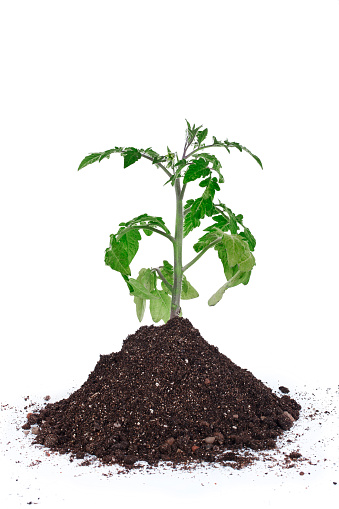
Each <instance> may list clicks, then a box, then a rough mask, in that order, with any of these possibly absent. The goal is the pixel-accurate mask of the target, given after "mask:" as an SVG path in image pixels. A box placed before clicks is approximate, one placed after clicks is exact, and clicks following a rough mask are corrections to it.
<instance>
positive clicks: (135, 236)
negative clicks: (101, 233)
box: [119, 230, 141, 264]
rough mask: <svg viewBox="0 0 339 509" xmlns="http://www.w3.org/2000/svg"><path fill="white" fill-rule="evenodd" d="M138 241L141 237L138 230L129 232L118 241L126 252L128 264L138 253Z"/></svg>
mask: <svg viewBox="0 0 339 509" xmlns="http://www.w3.org/2000/svg"><path fill="white" fill-rule="evenodd" d="M139 240H141V235H140V232H139V231H138V230H129V231H127V233H125V234H124V235H122V236H121V237H120V239H119V242H120V244H121V245H122V246H123V247H124V248H125V251H126V252H127V258H128V263H129V264H130V263H131V261H132V260H133V258H134V257H135V255H136V254H137V252H138V249H139Z"/></svg>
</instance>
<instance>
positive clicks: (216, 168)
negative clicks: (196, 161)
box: [193, 152, 225, 184]
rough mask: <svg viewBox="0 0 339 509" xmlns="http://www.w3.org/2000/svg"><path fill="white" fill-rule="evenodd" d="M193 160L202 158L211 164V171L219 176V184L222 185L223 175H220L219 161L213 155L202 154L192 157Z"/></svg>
mask: <svg viewBox="0 0 339 509" xmlns="http://www.w3.org/2000/svg"><path fill="white" fill-rule="evenodd" d="M193 157H194V158H197V157H199V158H202V159H205V160H206V161H207V162H209V163H212V170H214V171H216V172H217V173H218V175H219V183H220V184H222V183H224V182H225V180H224V177H223V175H222V174H221V172H220V170H221V163H220V161H219V159H217V157H216V156H215V155H214V154H208V153H207V152H202V153H201V154H195V155H193Z"/></svg>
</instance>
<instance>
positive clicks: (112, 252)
mask: <svg viewBox="0 0 339 509" xmlns="http://www.w3.org/2000/svg"><path fill="white" fill-rule="evenodd" d="M110 241H111V242H110V243H111V246H110V247H109V248H107V249H106V251H105V263H106V265H108V266H109V267H111V269H113V270H116V271H118V272H120V273H121V274H123V275H126V276H130V275H131V269H130V268H129V263H128V255H127V252H126V250H125V248H124V246H123V245H122V244H120V242H118V241H117V240H116V239H115V237H114V235H111V237H110Z"/></svg>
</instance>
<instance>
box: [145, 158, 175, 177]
mask: <svg viewBox="0 0 339 509" xmlns="http://www.w3.org/2000/svg"><path fill="white" fill-rule="evenodd" d="M140 154H141V155H142V157H144V158H145V159H148V160H149V161H152V162H153V157H150V156H147V155H146V154H143V153H142V152H140ZM156 164H157V165H158V166H160V168H161V169H162V170H164V172H165V173H166V175H168V176H169V177H172V173H171V172H170V171H168V169H167V168H165V166H164V165H163V164H161V163H156Z"/></svg>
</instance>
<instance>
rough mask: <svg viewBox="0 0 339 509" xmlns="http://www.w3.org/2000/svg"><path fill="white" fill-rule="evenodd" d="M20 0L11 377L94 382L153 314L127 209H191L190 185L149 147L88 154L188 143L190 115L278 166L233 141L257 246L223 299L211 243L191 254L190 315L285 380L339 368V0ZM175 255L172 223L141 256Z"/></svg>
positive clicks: (4, 128) (0, 272)
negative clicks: (125, 231)
mask: <svg viewBox="0 0 339 509" xmlns="http://www.w3.org/2000/svg"><path fill="white" fill-rule="evenodd" d="M1 11H2V13H1V31H0V38H1V41H0V42H1V52H2V57H1V70H2V80H1V97H0V101H1V133H0V134H1V147H2V148H1V187H0V193H1V196H0V207H1V240H2V248H1V264H0V277H1V296H0V298H1V302H0V306H1V322H0V328H1V329H0V334H1V341H2V343H1V344H2V347H1V348H2V369H1V388H2V392H3V395H4V396H7V395H11V394H12V395H19V394H20V395H22V394H25V393H27V394H29V393H30V392H31V391H37V390H39V391H42V392H46V393H53V391H59V390H60V389H69V388H70V387H71V386H72V384H74V385H75V386H79V385H81V384H82V383H83V381H85V379H86V378H87V376H88V374H89V372H90V371H91V370H92V369H93V368H94V365H95V363H96V362H97V360H98V358H99V354H104V353H110V352H111V351H117V350H119V349H120V347H121V343H122V341H123V339H124V338H125V337H126V336H127V335H128V334H131V333H133V332H134V331H135V330H137V328H138V327H139V326H140V324H139V322H138V320H137V318H136V315H135V308H134V304H133V299H132V298H131V297H130V296H129V294H128V290H127V287H126V285H125V283H124V281H123V280H122V278H121V276H120V275H119V274H118V273H117V272H114V271H112V270H111V269H109V268H108V267H107V266H105V264H104V252H105V249H106V247H108V243H109V235H110V234H111V233H114V232H116V231H117V229H118V224H119V222H121V221H127V220H129V219H131V218H133V217H134V216H136V215H139V214H141V213H144V212H147V213H149V214H152V215H160V216H162V217H163V218H164V219H165V221H166V223H167V224H168V226H169V228H170V229H173V226H174V210H175V209H174V205H175V204H174V192H173V188H172V187H170V186H169V185H167V186H165V187H163V184H164V182H165V181H166V175H165V174H164V173H163V172H162V171H161V170H160V169H159V170H157V169H156V168H155V167H154V166H152V165H151V164H150V163H149V162H148V161H146V160H143V161H139V162H137V163H135V164H134V165H133V166H131V167H130V168H127V169H126V170H124V169H123V159H122V158H121V156H120V155H118V154H113V155H112V156H111V158H110V159H109V160H104V161H103V162H101V163H100V164H98V163H96V164H93V165H92V166H88V167H87V168H85V169H83V170H82V171H80V172H78V171H77V167H78V165H79V163H80V161H81V160H82V159H83V157H85V156H86V155H87V154H88V153H90V152H96V151H104V150H107V149H109V148H113V147H114V146H135V147H137V148H147V147H150V146H151V147H153V149H154V150H156V151H158V152H160V153H164V152H165V151H166V147H167V145H168V146H169V147H170V149H171V150H173V151H178V153H179V154H181V152H182V149H183V144H184V137H185V127H186V123H185V118H187V119H188V120H189V122H191V123H192V124H193V123H195V124H196V125H200V124H203V126H204V127H207V128H208V129H209V135H210V136H212V135H215V136H216V137H217V138H218V139H225V138H228V139H229V140H231V141H237V142H239V143H241V144H242V145H245V146H246V147H248V148H249V149H250V150H252V151H253V152H254V153H255V154H257V155H258V156H259V157H260V158H261V160H262V162H263V165H264V171H262V170H261V169H260V167H259V166H258V165H257V164H256V162H255V161H254V160H253V159H252V158H251V157H250V156H249V155H248V154H246V153H243V154H241V153H239V152H238V151H236V150H235V149H234V151H233V152H232V154H231V155H228V154H227V152H226V151H225V150H222V149H218V150H215V151H214V153H215V154H216V155H217V157H219V159H220V160H221V162H222V165H223V173H224V176H225V184H224V185H223V186H222V187H221V191H220V193H219V196H218V197H219V198H220V199H221V201H223V202H225V203H226V204H228V205H229V206H230V207H231V208H232V209H233V210H234V212H235V213H237V214H239V213H242V214H243V215H244V222H245V224H246V225H247V226H248V227H249V228H250V229H251V231H252V232H253V234H254V235H255V237H256V239H257V247H256V250H255V253H254V254H255V257H256V262H257V265H256V267H255V269H254V270H253V274H252V278H251V281H250V283H249V285H248V286H246V287H245V286H243V285H241V286H239V287H237V288H234V289H231V290H229V291H228V292H226V294H225V295H224V298H223V299H222V301H221V302H220V303H219V304H218V305H217V306H215V307H214V308H210V307H208V305H207V300H208V299H209V297H210V296H211V295H212V294H213V293H214V292H215V291H216V290H217V289H218V288H219V287H220V286H221V285H222V284H223V282H224V276H223V271H222V266H221V263H220V261H219V260H218V258H217V255H216V253H215V252H214V251H213V250H211V252H208V253H207V254H206V255H205V256H204V257H203V258H202V259H201V260H200V261H199V262H198V263H197V264H196V265H194V266H193V267H192V268H190V269H189V271H188V272H187V277H188V279H189V281H190V282H191V283H192V284H193V286H194V287H195V288H196V289H197V290H198V291H199V293H200V297H199V299H196V300H193V301H190V302H187V301H185V302H183V313H184V316H185V317H187V318H189V319H190V320H191V322H192V323H193V324H194V326H195V327H197V328H198V329H199V330H200V332H201V333H202V335H203V337H204V338H205V339H206V340H207V341H209V342H210V343H212V344H215V345H217V346H218V347H219V349H220V350H221V351H222V352H223V353H224V354H226V355H227V356H229V357H230V358H231V359H232V360H233V361H234V362H236V363H237V364H239V365H241V366H242V367H244V368H247V369H249V370H250V371H252V372H253V373H254V374H255V375H256V376H257V377H258V378H260V379H262V380H264V381H268V382H269V383H270V384H271V386H272V388H276V387H277V386H278V385H279V383H283V384H284V385H292V386H293V385H294V384H299V386H300V385H302V386H306V387H313V386H316V385H319V384H320V385H321V386H327V385H328V386H333V385H336V384H337V383H338V380H337V356H336V355H335V351H336V347H337V343H338V327H337V320H338V316H337V310H338V282H339V281H338V270H337V265H338V262H337V258H338V247H339V246H338V232H337V229H338V228H337V221H338V202H337V190H338V184H337V177H338V170H339V167H338V162H339V156H338V139H339V123H338V118H339V100H338V90H339V78H338V50H339V31H338V26H339V25H338V23H339V2H338V1H337V0H307V1H303V0H293V1H292V0H285V1H284V2H278V1H272V0H271V1H265V0H256V1H249V0H237V2H232V1H228V0H226V1H217V0H210V1H209V2H201V1H195V2H193V1H185V0H182V1H180V2H178V1H172V2H168V3H166V4H165V3H162V2H155V1H147V0H146V1H143V2H136V1H125V2H117V1H110V2H109V1H100V0H97V1H95V2H89V1H81V2H80V1H72V0H68V1H67V2H66V1H59V2H54V3H51V2H40V1H31V2H23V1H16V2H15V1H14V2H11V3H8V4H7V5H6V6H3V7H2V9H1ZM190 187H191V190H192V191H193V190H195V188H194V185H192V186H190ZM189 194H190V191H189V188H188V193H187V198H189V197H190V196H189ZM208 224H209V220H206V221H205V222H204V223H203V226H204V227H205V226H208ZM143 237H144V236H143ZM196 238H197V234H195V233H192V234H191V235H190V236H189V237H188V238H187V240H186V245H185V246H184V263H187V262H188V261H189V260H190V259H191V258H192V257H193V256H194V251H193V249H192V245H193V242H194V241H195V240H196ZM163 259H169V260H171V245H170V244H169V242H168V241H167V240H166V239H163V238H162V237H159V236H156V235H153V236H152V237H150V238H145V237H144V239H143V242H142V243H141V244H140V249H139V252H138V254H137V255H136V257H135V259H134V261H133V262H132V274H133V276H134V277H135V276H136V275H137V273H138V270H139V269H140V268H141V267H143V266H158V265H159V264H161V262H162V260H163ZM151 323H152V322H151V318H150V315H149V313H148V314H146V316H145V319H144V322H143V324H151Z"/></svg>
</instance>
